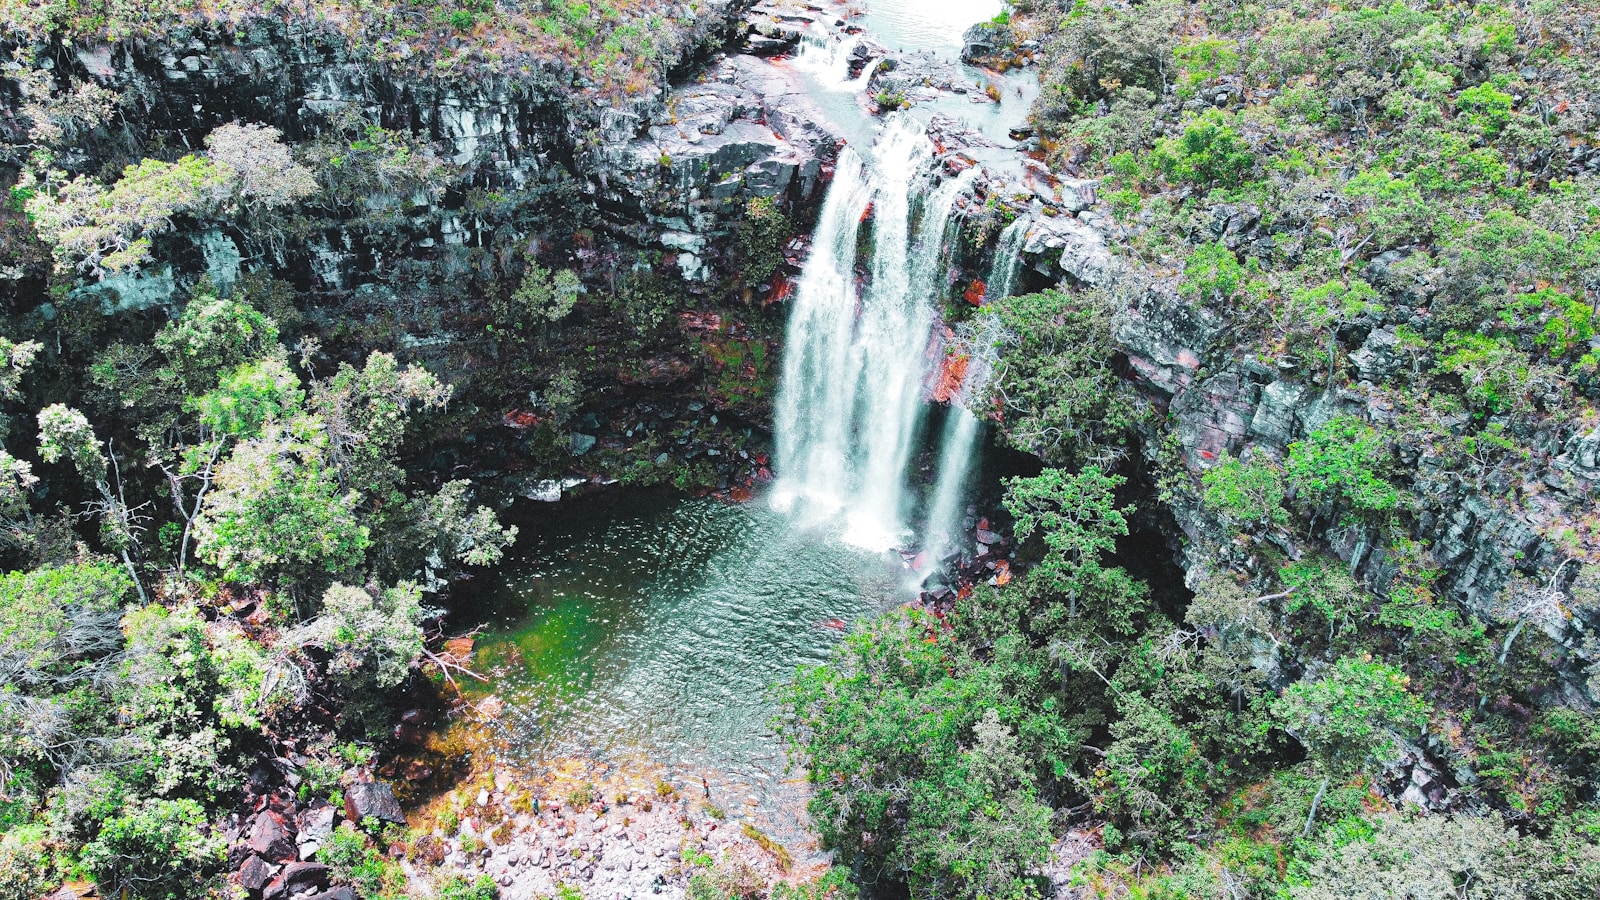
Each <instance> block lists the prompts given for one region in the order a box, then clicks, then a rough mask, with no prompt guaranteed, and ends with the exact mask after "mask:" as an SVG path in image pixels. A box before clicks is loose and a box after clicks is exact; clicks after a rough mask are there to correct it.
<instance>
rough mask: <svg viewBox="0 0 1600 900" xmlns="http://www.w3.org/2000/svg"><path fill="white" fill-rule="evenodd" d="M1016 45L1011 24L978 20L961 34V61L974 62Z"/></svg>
mask: <svg viewBox="0 0 1600 900" xmlns="http://www.w3.org/2000/svg"><path fill="white" fill-rule="evenodd" d="M1016 45H1017V38H1016V36H1015V35H1013V34H1012V33H1011V26H1009V25H1000V24H998V23H995V22H979V23H978V24H976V25H974V26H972V27H971V28H968V29H967V30H966V32H965V33H963V34H962V35H961V61H962V62H967V63H970V62H976V61H978V60H981V59H986V58H988V57H991V56H995V55H997V54H1000V53H1005V52H1007V51H1009V50H1011V49H1012V48H1013V47H1015V46H1016Z"/></svg>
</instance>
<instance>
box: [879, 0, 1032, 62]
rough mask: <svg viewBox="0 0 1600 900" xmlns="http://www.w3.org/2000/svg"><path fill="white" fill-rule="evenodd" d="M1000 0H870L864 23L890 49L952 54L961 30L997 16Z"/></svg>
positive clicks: (959, 44) (1001, 7)
mask: <svg viewBox="0 0 1600 900" xmlns="http://www.w3.org/2000/svg"><path fill="white" fill-rule="evenodd" d="M1003 8H1004V4H1003V3H1002V2H1001V0H867V2H866V10H867V13H866V16H865V17H863V19H862V24H863V25H865V26H866V29H867V31H869V32H871V33H872V37H873V39H874V40H876V41H878V42H879V43H881V44H883V45H884V46H885V47H888V48H889V49H891V50H903V51H914V50H935V51H941V52H948V53H950V54H951V55H952V56H953V55H955V53H956V52H957V51H959V50H960V49H961V33H962V32H963V31H966V30H967V29H968V28H970V27H972V25H973V24H974V23H977V22H985V21H988V20H989V19H992V18H994V17H995V16H996V15H998V14H999V12H1000V10H1001V9H1003Z"/></svg>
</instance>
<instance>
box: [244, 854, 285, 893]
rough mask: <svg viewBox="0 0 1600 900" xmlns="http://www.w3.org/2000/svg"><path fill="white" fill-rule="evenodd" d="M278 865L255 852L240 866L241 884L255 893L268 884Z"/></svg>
mask: <svg viewBox="0 0 1600 900" xmlns="http://www.w3.org/2000/svg"><path fill="white" fill-rule="evenodd" d="M277 871H278V867H277V866H275V865H273V864H271V863H269V862H267V861H266V860H264V859H262V858H261V857H259V856H256V855H255V854H254V853H252V854H250V858H249V859H247V860H245V861H244V865H242V866H240V867H239V886H240V887H242V888H244V889H245V890H247V891H249V892H250V893H252V894H254V893H256V892H257V891H260V890H261V889H262V888H264V887H266V886H267V882H269V881H271V880H272V876H273V875H274V874H275V873H276V872H277Z"/></svg>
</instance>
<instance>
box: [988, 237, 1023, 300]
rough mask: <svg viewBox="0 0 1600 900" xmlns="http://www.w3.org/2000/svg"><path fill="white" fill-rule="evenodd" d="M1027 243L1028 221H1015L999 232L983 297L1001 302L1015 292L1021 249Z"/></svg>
mask: <svg viewBox="0 0 1600 900" xmlns="http://www.w3.org/2000/svg"><path fill="white" fill-rule="evenodd" d="M1027 241H1028V220H1027V219H1025V218H1023V219H1017V220H1016V221H1015V222H1012V223H1011V224H1010V225H1007V226H1006V227H1005V230H1004V231H1002V232H1000V240H999V241H998V242H997V243H996V244H995V248H994V263H993V264H992V265H991V266H990V267H989V284H988V288H987V290H985V291H984V296H985V297H987V298H989V299H991V300H1003V299H1005V298H1006V297H1009V296H1011V292H1012V291H1014V290H1016V286H1017V275H1019V274H1020V273H1021V272H1022V248H1023V245H1025V244H1026V243H1027Z"/></svg>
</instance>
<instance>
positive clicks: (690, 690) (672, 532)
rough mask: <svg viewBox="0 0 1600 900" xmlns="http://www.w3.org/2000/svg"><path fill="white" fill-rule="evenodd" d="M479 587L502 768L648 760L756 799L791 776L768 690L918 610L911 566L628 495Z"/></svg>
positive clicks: (582, 513) (759, 512)
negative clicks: (898, 606)
mask: <svg viewBox="0 0 1600 900" xmlns="http://www.w3.org/2000/svg"><path fill="white" fill-rule="evenodd" d="M520 525H521V527H522V529H523V534H524V538H523V539H522V540H521V541H519V543H518V544H517V546H516V547H515V548H514V549H513V551H512V552H511V553H510V554H509V555H508V557H507V559H506V561H505V562H504V563H503V564H502V565H501V566H500V568H499V570H498V572H497V573H496V574H495V576H494V577H493V578H492V579H491V580H490V581H488V582H486V583H485V584H484V585H482V586H481V588H480V593H479V596H478V598H477V600H476V602H475V610H469V613H468V614H469V615H471V614H472V613H473V612H475V613H476V615H477V617H478V618H479V620H480V621H481V622H483V623H484V624H485V625H486V626H487V628H486V631H485V632H484V634H483V635H482V636H481V637H480V640H479V645H478V666H479V667H480V669H483V668H487V669H490V670H492V671H493V672H494V673H495V675H496V681H495V683H494V684H493V685H492V690H493V691H494V692H495V693H496V694H497V695H499V696H500V697H501V698H502V699H503V700H505V701H506V707H505V712H504V715H503V717H502V718H501V719H500V721H499V722H498V723H497V729H498V731H499V733H500V736H501V737H502V738H503V739H504V749H503V753H504V755H505V756H506V757H508V758H509V759H511V760H514V761H517V762H520V763H524V764H530V765H535V766H537V765H539V764H540V763H542V762H545V761H550V760H557V759H564V758H574V757H581V758H588V759H595V760H602V761H610V760H615V761H619V762H621V761H627V760H645V761H649V762H651V763H654V764H659V765H664V766H667V767H668V768H669V769H671V770H674V771H676V772H679V773H680V774H683V775H684V776H685V777H688V778H690V779H692V780H694V779H698V778H699V777H701V776H702V775H704V774H705V773H707V772H714V773H718V775H719V777H722V778H731V779H734V780H739V781H743V782H746V784H747V785H750V786H753V788H752V789H754V788H759V787H760V785H761V784H762V783H767V782H771V781H773V780H775V779H776V778H778V777H779V776H780V775H781V773H782V771H783V768H784V759H783V754H782V752H781V748H780V747H779V746H778V743H777V740H776V738H775V736H774V735H773V734H772V732H771V730H770V729H769V727H768V720H769V719H770V717H771V716H772V714H773V713H774V711H775V707H774V705H773V703H772V702H771V700H770V697H769V694H768V691H769V689H770V688H771V687H772V686H773V685H774V684H776V683H778V682H781V681H783V680H784V679H786V678H788V677H789V676H790V675H792V674H793V672H794V670H795V667H796V666H799V665H802V664H809V663H817V662H821V661H822V660H824V659H825V658H826V656H827V653H828V651H829V648H831V647H832V646H833V645H834V644H835V643H836V642H837V641H838V640H840V638H841V636H842V632H841V630H840V628H841V625H842V623H845V622H850V621H852V620H854V619H856V618H857V617H859V616H862V615H866V614H870V613H873V612H876V611H878V610H880V609H883V608H885V607H886V606H889V605H891V604H894V603H896V602H903V601H904V600H906V599H909V596H910V594H909V589H908V588H907V587H906V586H905V573H904V571H903V567H902V564H901V562H900V558H899V557H898V556H896V555H894V554H877V553H866V552H863V551H860V550H857V549H855V548H852V547H849V546H847V545H845V544H843V543H841V542H839V541H838V540H837V539H836V538H835V537H834V536H833V533H832V532H830V531H827V530H810V529H805V528H796V527H794V526H793V525H792V524H791V523H790V521H789V520H788V519H787V518H786V517H784V516H782V515H780V514H778V513H776V512H774V511H773V510H772V509H771V508H770V507H769V506H768V505H767V504H766V503H765V502H764V500H763V499H762V498H759V497H758V498H757V499H756V500H754V501H752V502H750V503H748V504H744V505H733V504H728V503H724V502H721V501H717V500H712V499H698V498H688V497H684V496H681V495H678V494H674V493H667V492H655V491H648V492H622V491H618V492H615V493H612V494H608V495H602V496H598V497H591V498H584V499H578V500H571V501H565V502H562V503H560V504H553V505H551V506H549V507H542V508H540V509H538V510H536V511H534V514H533V515H531V516H528V517H525V518H524V520H523V521H522V522H520Z"/></svg>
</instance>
